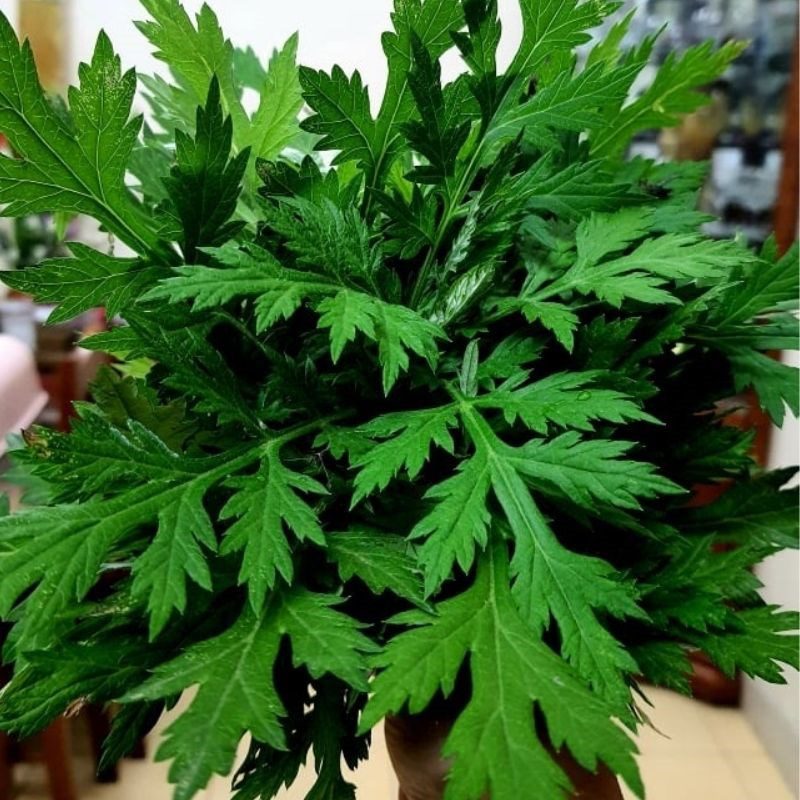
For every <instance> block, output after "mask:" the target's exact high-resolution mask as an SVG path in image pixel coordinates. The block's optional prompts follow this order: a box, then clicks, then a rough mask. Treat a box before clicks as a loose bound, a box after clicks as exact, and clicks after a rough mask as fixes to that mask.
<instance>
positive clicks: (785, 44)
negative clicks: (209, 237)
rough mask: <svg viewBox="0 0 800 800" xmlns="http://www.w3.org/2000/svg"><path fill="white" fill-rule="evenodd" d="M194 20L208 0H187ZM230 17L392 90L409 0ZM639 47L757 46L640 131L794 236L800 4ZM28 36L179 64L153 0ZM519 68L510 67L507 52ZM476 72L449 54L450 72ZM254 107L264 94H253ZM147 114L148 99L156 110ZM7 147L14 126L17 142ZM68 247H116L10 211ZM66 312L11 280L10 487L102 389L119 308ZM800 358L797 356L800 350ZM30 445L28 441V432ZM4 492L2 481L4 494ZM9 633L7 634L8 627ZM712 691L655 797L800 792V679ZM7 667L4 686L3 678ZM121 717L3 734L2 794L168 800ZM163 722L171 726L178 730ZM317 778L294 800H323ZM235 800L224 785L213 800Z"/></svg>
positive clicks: (723, 5) (794, 602)
mask: <svg viewBox="0 0 800 800" xmlns="http://www.w3.org/2000/svg"><path fill="white" fill-rule="evenodd" d="M184 5H185V7H186V8H187V10H188V11H189V12H194V11H197V10H199V8H200V5H201V4H200V2H198V0H185V2H184ZM214 5H215V10H216V12H217V14H218V16H219V18H220V22H221V23H222V27H223V28H224V30H225V32H226V34H227V35H228V36H229V37H230V38H231V39H232V40H233V41H234V43H235V44H237V45H238V46H241V47H245V46H248V45H249V46H251V47H252V48H253V49H254V50H255V51H256V52H257V53H258V54H259V56H261V58H262V59H263V60H266V59H267V58H268V57H269V55H270V53H271V52H272V50H273V48H275V47H278V46H280V45H282V44H283V42H284V41H285V40H286V39H287V38H288V37H289V36H290V35H291V34H292V33H294V32H295V31H298V30H299V31H300V34H301V35H300V47H299V60H300V62H301V63H305V64H308V65H310V66H314V67H317V68H330V67H331V66H332V65H333V64H334V63H338V64H340V65H341V66H342V67H343V68H344V69H345V70H346V71H348V72H349V71H352V70H353V69H355V68H358V69H359V70H360V72H361V74H362V76H364V79H365V82H367V83H368V85H369V86H370V89H371V96H372V100H373V102H374V103H375V102H377V100H378V99H379V98H380V94H381V90H382V86H383V83H384V81H385V77H386V67H385V61H384V56H383V53H382V51H381V48H380V36H379V35H380V33H381V31H383V30H386V29H387V28H388V27H389V13H390V10H391V0H337V1H336V2H329V1H326V0H292V2H291V3H286V2H278V0H218V1H217V2H216V3H215V4H214ZM499 5H500V12H501V17H502V19H503V23H504V37H503V41H502V43H501V54H502V55H503V56H504V57H505V61H506V62H508V61H510V59H511V56H512V55H513V53H514V51H515V49H516V46H517V44H518V41H519V38H520V36H521V22H520V15H519V9H518V7H517V1H516V0H500V2H499ZM626 5H627V7H629V8H630V7H634V6H637V7H638V8H639V14H637V17H636V20H635V22H634V25H633V26H632V28H631V30H630V32H629V34H628V39H629V42H628V44H631V45H633V44H636V43H637V42H638V41H640V40H641V39H642V38H644V37H645V36H647V35H650V34H652V33H654V32H655V31H657V30H659V29H660V28H661V27H662V26H663V25H664V24H665V23H669V27H668V29H667V32H666V33H665V34H664V35H663V36H662V38H661V40H660V45H659V47H658V48H657V49H656V52H655V54H654V62H653V64H652V65H651V68H650V70H651V71H650V73H649V76H648V75H644V76H643V83H646V82H647V78H648V77H651V76H652V70H655V69H656V67H657V65H658V62H659V60H660V59H663V58H664V56H665V55H666V53H667V52H668V51H669V50H672V49H676V48H677V49H683V48H685V47H687V46H690V45H693V44H697V43H698V42H700V41H703V40H705V39H714V40H716V41H717V42H724V41H726V40H728V39H731V38H736V39H746V40H748V41H749V42H750V47H749V48H748V50H747V51H746V52H745V54H744V56H743V57H742V58H741V59H740V60H739V61H738V62H737V63H736V64H735V65H734V66H733V67H732V68H731V69H730V70H729V72H728V74H726V75H725V76H724V77H723V79H721V80H719V81H717V82H716V83H715V84H714V85H712V86H709V87H707V91H708V94H709V97H710V102H709V104H708V105H707V106H706V107H705V108H703V109H701V110H700V111H698V112H697V113H695V114H693V115H691V116H690V117H688V118H687V119H686V120H685V121H684V123H683V124H682V125H681V126H680V127H678V128H676V129H672V130H669V131H650V132H648V133H647V134H646V135H643V136H641V137H639V138H638V139H637V140H636V141H635V142H634V144H633V146H632V148H631V155H635V154H641V155H646V156H648V157H651V158H656V159H691V160H703V161H708V162H709V171H708V180H707V183H706V187H705V190H704V192H703V194H702V198H701V201H700V202H701V205H702V207H703V208H704V209H705V210H707V211H710V212H713V213H714V214H715V215H717V217H718V220H717V221H715V222H713V223H710V224H709V225H708V226H707V232H708V233H709V234H710V235H711V236H714V237H726V236H732V235H736V234H739V235H741V236H744V237H746V238H747V239H748V240H749V241H751V242H752V243H753V244H754V245H758V244H760V243H761V242H763V241H764V239H765V238H766V237H767V236H768V235H770V234H771V233H772V232H773V231H774V232H775V233H776V235H777V238H778V241H779V244H780V245H781V246H783V247H785V246H787V245H788V244H789V243H790V242H791V241H792V240H793V239H794V238H795V236H796V230H797V215H798V205H797V178H798V166H797V154H798V144H797V110H798V100H797V4H796V2H794V0H636V2H628V3H627V4H626ZM0 10H2V12H3V13H4V14H5V15H6V16H7V17H9V19H10V20H11V22H12V24H13V25H14V26H15V28H16V30H17V31H18V33H19V35H20V37H21V38H22V37H28V38H29V39H30V40H31V42H32V45H33V48H34V52H35V54H36V59H37V63H38V65H39V71H40V75H41V78H42V82H43V83H44V84H45V86H46V88H47V89H48V90H50V91H52V92H53V93H56V94H60V93H63V92H64V90H65V87H66V86H67V85H68V84H69V83H71V82H72V81H74V80H75V77H76V75H77V68H78V64H79V63H80V62H82V61H86V60H88V59H89V57H90V55H91V51H92V49H93V47H94V42H95V39H96V36H97V32H98V31H99V29H100V28H103V29H105V30H106V32H107V33H108V34H109V36H110V37H111V40H112V41H113V42H114V45H115V48H116V49H117V51H118V52H119V54H120V55H121V57H122V62H123V65H124V66H125V67H131V66H135V67H136V69H137V71H139V72H140V73H145V74H153V73H155V74H162V75H164V76H165V77H167V76H166V74H165V69H164V67H163V65H162V64H160V62H158V61H157V60H156V59H154V58H153V57H152V55H151V52H150V49H149V45H148V44H147V42H146V41H145V39H144V38H143V37H142V36H141V35H140V34H139V33H138V31H137V30H136V29H135V27H134V25H133V20H135V19H139V18H141V17H143V16H144V14H143V13H142V11H141V9H140V7H139V5H138V3H137V2H136V0H0ZM501 63H502V59H501ZM457 67H458V64H457V62H456V60H455V57H452V54H449V56H448V57H446V58H445V61H444V73H445V77H446V76H447V74H448V72H449V73H450V74H453V73H454V72H455V71H456V69H457ZM253 99H254V98H253ZM138 106H139V110H141V111H143V112H145V111H146V106H145V104H144V103H143V102H141V101H140V102H138ZM4 147H5V142H4V140H3V137H2V131H0V148H4ZM65 239H67V240H81V241H85V242H87V243H89V244H91V245H93V246H95V247H97V248H100V249H104V250H105V249H108V248H109V247H112V246H114V243H113V242H109V241H108V238H107V237H106V236H105V235H104V234H102V233H101V232H99V231H98V230H97V229H96V227H94V226H92V225H91V224H90V223H89V222H88V221H86V220H81V219H77V220H67V219H59V218H52V217H49V216H47V215H41V216H34V217H28V218H22V219H16V220H12V219H6V218H2V217H1V216H0V269H18V268H21V267H26V266H31V265H35V264H36V263H38V262H39V261H41V260H42V259H44V258H47V257H50V256H53V255H59V254H63V252H64V246H63V244H61V242H63V241H64V240H65ZM49 311H50V309H49V308H47V307H45V306H39V305H36V304H34V303H33V302H32V301H31V300H30V298H27V297H24V296H20V295H13V294H11V293H9V292H8V291H7V290H6V289H5V288H4V287H3V286H2V285H0V484H1V482H2V473H3V471H4V470H6V469H8V467H9V464H8V460H7V458H5V459H4V457H3V453H4V452H5V450H6V444H5V442H6V437H8V436H11V437H13V436H14V435H18V434H19V432H20V431H21V430H23V429H24V428H26V427H28V426H29V425H30V424H32V423H33V422H34V421H38V422H40V423H43V424H48V425H53V426H55V427H58V428H61V429H66V428H67V427H68V426H69V419H70V416H71V413H72V410H71V408H72V403H73V402H74V401H75V400H80V399H84V398H85V397H86V396H87V392H88V391H89V389H88V387H89V384H90V382H91V379H92V376H93V375H94V373H95V372H96V370H97V369H98V367H99V366H100V365H101V363H102V361H101V357H99V356H98V355H97V354H94V353H90V352H89V351H86V350H82V349H81V348H80V346H79V341H80V338H81V337H82V336H84V335H86V334H87V333H89V332H93V331H96V330H99V329H102V328H103V326H104V325H105V323H106V320H105V318H104V315H103V312H102V310H97V311H96V312H92V313H89V314H86V315H83V316H82V317H80V318H79V319H77V320H75V321H73V322H70V323H66V324H60V325H55V326H45V325H44V321H45V320H46V319H47V316H48V313H49ZM795 355H796V354H795ZM735 401H736V402H739V403H740V404H741V406H742V411H741V413H740V414H739V422H740V424H742V425H744V426H748V427H754V428H755V429H756V431H757V437H756V441H757V445H756V447H757V457H758V458H759V459H760V460H761V461H762V463H768V464H769V465H770V466H777V465H789V464H796V463H798V461H799V460H800V456H799V455H798V442H799V441H800V432H799V431H798V425H797V420H796V419H794V420H793V419H791V418H790V419H789V420H788V421H787V424H786V426H785V428H784V429H783V430H782V431H776V430H770V428H769V425H768V424H767V423H766V421H765V420H764V419H763V418H762V417H761V416H760V415H759V413H758V412H757V411H756V410H755V408H754V406H753V405H752V403H751V402H750V401H749V399H748V398H746V397H745V398H737V399H736V400H735ZM12 441H13V439H12ZM2 488H3V487H2V485H0V490H2ZM798 574H800V564H798V560H797V556H796V554H790V553H786V554H781V555H779V556H776V557H774V558H772V559H770V561H769V562H767V563H766V564H764V565H763V566H762V567H761V570H760V578H761V580H762V581H763V582H764V585H765V596H766V598H767V600H768V601H770V602H774V603H779V604H782V605H786V606H790V607H793V608H796V607H797V606H798V604H800V597H798V593H799V590H798ZM0 636H2V631H0ZM694 662H695V669H696V674H695V680H694V686H695V694H696V697H697V699H695V700H688V699H686V698H680V697H677V696H674V695H671V694H669V693H667V692H661V691H659V692H654V693H653V695H652V699H653V700H654V704H655V708H654V710H653V714H652V718H653V720H654V722H655V727H656V728H657V729H658V731H654V730H648V731H646V732H645V733H644V734H643V736H642V739H641V749H642V752H643V771H644V775H645V781H646V783H647V785H648V787H649V794H648V796H649V797H650V798H651V800H717V799H719V800H786V799H788V798H797V797H800V794H799V793H798V752H800V741H799V740H798V725H799V722H798V709H799V708H800V695H799V693H798V676H797V675H796V674H791V675H789V676H788V678H789V683H788V684H787V685H786V686H767V685H766V684H762V683H760V682H754V681H741V680H734V681H730V680H726V679H725V678H724V677H723V676H722V675H720V674H718V673H717V672H716V671H715V670H714V669H713V668H711V667H710V665H709V664H707V662H706V661H705V659H704V658H703V656H702V654H697V655H696V657H695V659H694ZM2 679H3V678H2V674H1V673H0V685H2ZM112 713H113V709H99V708H89V709H86V710H84V711H83V712H82V713H81V715H80V716H76V717H75V718H71V719H63V720H60V721H58V722H57V723H55V724H54V725H53V726H51V729H48V731H46V732H45V733H44V734H43V735H41V736H39V737H37V739H36V740H34V741H31V742H16V741H11V740H9V739H8V738H7V737H4V736H3V734H0V800H10V799H11V798H21V799H22V800H34V799H35V800H39V799H40V798H41V799H42V800H43V799H44V798H54V800H79V799H83V798H85V799H86V800H101V799H104V798H109V799H113V800H134V798H136V800H140V798H143V797H147V798H148V800H167V798H168V797H169V796H170V791H169V789H168V787H167V785H166V767H164V766H163V765H155V764H153V763H151V761H150V760H148V757H152V752H153V750H154V742H153V741H147V742H142V743H141V747H140V748H139V751H138V752H137V753H135V754H134V755H135V756H137V757H138V758H134V759H131V760H126V761H125V762H124V763H122V764H119V765H117V767H116V768H110V769H108V770H106V772H105V773H103V774H101V775H99V776H97V775H96V770H95V763H96V755H97V748H98V745H99V742H100V741H101V740H102V738H103V735H104V732H105V731H106V730H107V728H108V722H109V714H112ZM162 727H163V726H162ZM376 739H377V741H376V747H375V751H374V753H373V756H372V758H371V760H370V762H369V763H368V764H367V765H365V766H363V767H362V768H361V769H360V770H359V773H358V774H357V775H355V776H354V778H353V780H354V782H355V783H356V784H357V786H358V793H357V796H358V798H359V800H388V799H389V798H392V800H393V798H394V797H396V794H397V790H396V785H395V783H394V779H393V777H392V773H391V768H390V765H389V763H388V758H387V756H386V754H385V749H384V747H383V743H382V741H381V735H380V733H378V734H377V735H376ZM305 788H306V785H305V784H304V783H303V782H302V780H301V782H300V784H298V785H297V786H296V787H295V788H294V789H293V790H290V791H289V792H287V793H286V794H285V795H284V798H285V800H300V798H303V797H305ZM228 797H229V783H228V782H227V781H225V780H219V781H218V782H217V783H216V784H215V785H213V786H212V787H210V788H209V790H208V791H207V793H206V796H205V799H204V800H223V799H224V798H228Z"/></svg>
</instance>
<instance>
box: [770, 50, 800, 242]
mask: <svg viewBox="0 0 800 800" xmlns="http://www.w3.org/2000/svg"><path fill="white" fill-rule="evenodd" d="M799 58H800V49H799V48H798V46H797V45H795V51H794V59H793V65H794V66H793V67H792V78H791V80H790V82H789V90H788V92H787V94H786V119H785V122H784V127H783V167H782V170H781V181H780V184H779V186H778V201H777V203H776V204H775V238H776V240H777V242H778V247H779V248H780V251H781V252H785V251H786V250H788V249H789V247H790V246H791V244H792V242H794V240H795V239H796V238H797V218H798V213H799V212H800V186H799V185H798V181H800V178H799V177H798V169H799V168H800V165H799V164H798V150H799V149H800V126H799V125H798V114H799V113H800V110H798V106H799V105H800V88H799V87H798V59H799Z"/></svg>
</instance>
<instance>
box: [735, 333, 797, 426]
mask: <svg viewBox="0 0 800 800" xmlns="http://www.w3.org/2000/svg"><path fill="white" fill-rule="evenodd" d="M728 361H729V362H730V365H731V371H732V372H733V379H734V385H735V388H736V391H737V392H740V391H743V390H744V389H748V388H750V387H752V388H753V389H754V390H755V392H756V394H757V395H758V402H759V405H760V406H761V408H763V409H764V411H766V412H767V414H769V416H770V418H771V419H772V421H773V422H774V423H775V424H776V425H777V426H779V427H780V426H781V425H783V419H784V417H785V415H786V407H787V406H788V408H789V410H790V411H791V412H792V414H794V416H798V415H800V384H798V372H797V367H793V366H791V365H790V364H782V363H781V362H780V361H778V360H777V359H775V358H771V357H770V356H768V355H766V354H765V353H759V352H757V351H756V350H751V349H745V348H738V347H737V348H731V351H730V352H729V354H728Z"/></svg>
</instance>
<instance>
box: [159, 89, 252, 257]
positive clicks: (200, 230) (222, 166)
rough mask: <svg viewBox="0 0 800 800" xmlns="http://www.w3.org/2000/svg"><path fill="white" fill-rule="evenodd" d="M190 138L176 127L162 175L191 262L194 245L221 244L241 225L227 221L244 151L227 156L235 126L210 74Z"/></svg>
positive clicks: (243, 166)
mask: <svg viewBox="0 0 800 800" xmlns="http://www.w3.org/2000/svg"><path fill="white" fill-rule="evenodd" d="M195 131H196V132H195V134H194V137H191V136H189V135H188V134H186V133H184V132H183V131H180V130H176V131H175V165H174V166H173V167H172V170H171V172H170V175H169V177H168V178H165V179H164V185H165V186H166V189H167V193H168V194H169V199H170V201H171V205H172V209H174V213H175V215H176V217H177V219H178V221H179V223H180V226H181V228H182V230H183V234H182V238H181V249H182V251H183V257H184V260H185V261H187V262H191V261H193V260H194V259H195V258H196V257H197V255H198V252H197V251H198V249H200V248H203V247H214V246H217V245H221V244H224V243H225V242H226V241H228V240H229V239H231V238H233V237H234V236H235V235H236V234H237V233H238V232H239V231H240V230H241V228H242V226H243V224H244V223H242V222H239V221H231V217H232V216H233V214H234V212H235V211H236V203H237V201H238V199H239V193H240V190H241V181H242V177H243V176H244V172H245V169H246V168H247V159H248V153H249V151H248V150H243V151H242V152H241V153H239V155H238V156H236V157H235V158H233V159H231V160H230V161H229V156H230V152H231V141H232V135H233V126H232V124H231V118H230V117H225V116H224V115H223V113H222V106H221V104H220V94H219V83H218V82H217V79H216V78H214V79H213V80H212V81H211V85H210V87H209V90H208V98H207V100H206V103H205V107H203V106H200V107H198V109H197V121H196V125H195Z"/></svg>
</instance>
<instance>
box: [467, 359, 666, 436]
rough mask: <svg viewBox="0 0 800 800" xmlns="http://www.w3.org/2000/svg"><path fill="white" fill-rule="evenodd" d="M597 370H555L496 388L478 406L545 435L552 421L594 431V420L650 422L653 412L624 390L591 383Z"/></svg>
mask: <svg viewBox="0 0 800 800" xmlns="http://www.w3.org/2000/svg"><path fill="white" fill-rule="evenodd" d="M598 377H600V374H599V373H594V372H556V373H553V374H552V375H548V376H547V377H546V378H542V379H541V380H538V381H533V382H531V383H528V384H527V385H525V386H523V387H521V388H518V389H503V388H500V389H497V390H495V391H494V392H492V393H491V394H485V395H481V396H480V397H478V398H477V399H476V401H475V405H476V406H477V407H478V408H496V409H499V410H501V411H502V412H503V415H504V417H505V419H506V421H507V422H509V423H513V422H514V421H515V420H516V419H517V418H519V419H520V420H521V421H522V422H523V423H524V424H525V425H526V426H527V427H528V428H530V429H531V430H533V431H536V432H537V433H542V434H546V433H547V432H548V430H549V429H550V423H552V424H553V425H557V426H559V427H565V428H576V429H577V430H580V431H592V430H594V427H595V423H596V422H599V421H602V422H614V423H617V424H625V423H626V422H634V421H639V422H641V421H647V422H656V420H655V419H654V418H653V417H652V416H650V414H648V413H646V412H645V411H643V410H642V409H641V408H640V407H639V406H638V405H637V404H636V403H634V402H633V401H632V400H631V399H629V398H628V397H626V396H625V395H624V394H622V393H621V392H617V391H614V390H613V389H597V388H595V387H593V386H592V384H593V383H595V381H596V380H597V378H598Z"/></svg>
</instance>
